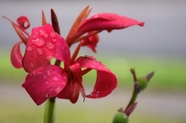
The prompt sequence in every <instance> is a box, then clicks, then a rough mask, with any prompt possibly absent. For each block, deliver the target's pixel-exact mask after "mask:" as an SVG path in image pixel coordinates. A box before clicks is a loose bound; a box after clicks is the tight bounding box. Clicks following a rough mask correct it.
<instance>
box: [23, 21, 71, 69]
mask: <svg viewBox="0 0 186 123" xmlns="http://www.w3.org/2000/svg"><path fill="white" fill-rule="evenodd" d="M52 58H56V59H59V60H62V61H64V62H66V63H67V64H68V63H69V62H70V50H69V47H68V45H67V43H66V41H65V40H64V39H63V38H62V37H61V36H60V35H59V34H57V33H56V32H55V31H54V30H53V28H52V26H51V25H50V24H46V25H44V26H40V27H37V28H33V30H32V35H31V37H30V39H29V41H28V43H27V46H26V51H25V55H24V59H23V67H24V69H25V70H26V71H27V72H30V71H33V70H35V69H37V68H38V67H40V66H45V65H47V64H49V63H50V60H51V59H52Z"/></svg>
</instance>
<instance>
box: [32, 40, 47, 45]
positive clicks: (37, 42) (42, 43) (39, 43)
mask: <svg viewBox="0 0 186 123" xmlns="http://www.w3.org/2000/svg"><path fill="white" fill-rule="evenodd" d="M32 43H33V44H35V45H36V46H39V47H41V46H43V45H44V44H45V41H44V40H43V39H40V38H37V39H35V40H32Z"/></svg>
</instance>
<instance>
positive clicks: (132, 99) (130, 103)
mask: <svg viewBox="0 0 186 123" xmlns="http://www.w3.org/2000/svg"><path fill="white" fill-rule="evenodd" d="M137 96H138V91H137V90H136V89H134V90H133V94H132V97H131V99H130V102H129V103H128V105H127V107H126V109H125V110H127V109H128V108H129V106H131V105H132V104H134V103H135V101H136V98H137Z"/></svg>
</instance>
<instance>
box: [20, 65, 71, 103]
mask: <svg viewBox="0 0 186 123" xmlns="http://www.w3.org/2000/svg"><path fill="white" fill-rule="evenodd" d="M67 79H68V76H67V74H66V72H65V71H64V70H63V69H62V68H60V67H58V66H54V65H48V66H42V67H40V68H38V69H36V70H35V71H32V72H30V73H29V74H28V75H27V77H26V80H25V82H24V83H23V85H22V86H23V87H24V88H25V90H26V91H27V92H28V94H29V95H30V97H31V98H32V99H33V100H34V102H35V103H36V104H37V105H40V104H42V103H43V102H45V101H46V99H47V98H48V97H50V98H53V97H56V96H57V95H58V94H59V93H60V92H61V90H63V88H64V87H65V85H66V83H67Z"/></svg>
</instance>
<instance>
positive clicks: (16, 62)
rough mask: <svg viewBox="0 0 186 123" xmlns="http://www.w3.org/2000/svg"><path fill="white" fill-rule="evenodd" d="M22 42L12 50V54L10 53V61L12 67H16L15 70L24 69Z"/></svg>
mask: <svg viewBox="0 0 186 123" xmlns="http://www.w3.org/2000/svg"><path fill="white" fill-rule="evenodd" d="M21 43H22V42H21V41H20V42H18V43H16V44H15V45H14V46H13V48H12V50H11V53H10V60H11V63H12V65H13V66H14V67H15V68H22V59H23V57H22V54H21V51H20V44H21Z"/></svg>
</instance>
